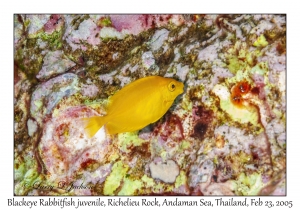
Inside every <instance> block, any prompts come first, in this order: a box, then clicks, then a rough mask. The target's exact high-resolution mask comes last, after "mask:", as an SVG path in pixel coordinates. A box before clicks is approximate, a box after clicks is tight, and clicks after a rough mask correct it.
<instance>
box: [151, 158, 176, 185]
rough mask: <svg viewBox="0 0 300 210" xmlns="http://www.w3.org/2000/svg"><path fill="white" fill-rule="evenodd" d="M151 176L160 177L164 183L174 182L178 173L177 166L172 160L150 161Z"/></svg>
mask: <svg viewBox="0 0 300 210" xmlns="http://www.w3.org/2000/svg"><path fill="white" fill-rule="evenodd" d="M149 166H150V171H151V177H152V178H154V179H160V180H162V181H163V182H166V183H174V182H175V180H176V177H177V176H178V174H179V167H178V165H177V164H176V163H175V162H174V161H173V160H167V161H166V162H165V163H164V162H158V163H154V162H151V163H150V165H149Z"/></svg>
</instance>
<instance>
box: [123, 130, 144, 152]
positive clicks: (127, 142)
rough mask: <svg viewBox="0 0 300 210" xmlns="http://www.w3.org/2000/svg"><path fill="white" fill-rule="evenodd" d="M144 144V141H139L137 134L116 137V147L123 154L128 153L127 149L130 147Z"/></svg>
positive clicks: (124, 134)
mask: <svg viewBox="0 0 300 210" xmlns="http://www.w3.org/2000/svg"><path fill="white" fill-rule="evenodd" d="M143 143H145V140H143V139H140V138H139V137H138V135H137V132H127V133H120V134H119V135H118V146H119V148H120V149H121V150H122V151H123V152H126V153H128V152H130V150H129V149H128V148H129V147H131V146H135V147H136V146H140V145H142V144H143Z"/></svg>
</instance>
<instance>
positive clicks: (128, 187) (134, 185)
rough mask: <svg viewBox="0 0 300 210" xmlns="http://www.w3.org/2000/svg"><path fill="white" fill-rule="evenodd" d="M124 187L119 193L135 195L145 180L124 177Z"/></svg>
mask: <svg viewBox="0 0 300 210" xmlns="http://www.w3.org/2000/svg"><path fill="white" fill-rule="evenodd" d="M123 182H124V183H123V187H122V189H121V190H120V192H119V193H118V195H127V196H129V195H134V194H135V192H136V191H137V190H139V189H141V187H142V186H143V182H142V181H140V180H131V179H130V178H124V180H123Z"/></svg>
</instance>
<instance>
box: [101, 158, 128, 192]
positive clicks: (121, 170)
mask: <svg viewBox="0 0 300 210" xmlns="http://www.w3.org/2000/svg"><path fill="white" fill-rule="evenodd" d="M128 169H129V166H128V165H124V164H123V162H122V161H118V162H116V163H115V164H114V165H113V167H112V172H111V173H110V175H109V176H108V177H107V178H106V180H105V183H104V188H103V194H104V195H114V192H115V191H116V190H117V188H118V187H119V186H120V184H121V181H122V180H123V178H124V177H125V175H126V172H127V171H128Z"/></svg>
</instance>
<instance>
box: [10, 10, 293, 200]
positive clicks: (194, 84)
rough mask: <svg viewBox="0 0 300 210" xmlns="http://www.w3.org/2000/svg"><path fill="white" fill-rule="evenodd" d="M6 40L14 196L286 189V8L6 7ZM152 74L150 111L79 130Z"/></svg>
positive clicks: (280, 192) (247, 192)
mask: <svg viewBox="0 0 300 210" xmlns="http://www.w3.org/2000/svg"><path fill="white" fill-rule="evenodd" d="M14 44H15V46H14V175H15V176H14V194H15V195H22V196H25V195H46V196H49V195H72V196H73V195H96V196H99V195H127V196H131V195H193V196H195V195H199V196H200V195H201V196H203V195H204V196H206V195H230V196H232V195H244V196H249V195H270V196H272V195H286V144H287V141H288V139H287V136H286V107H287V102H286V72H287V68H286V63H287V62H286V16H285V15H277V14H275V15H274V14H263V15H260V14H256V15H252V14H250V15H249V14H243V15H239V14H231V15H226V14H221V15H218V14H210V15H205V14H165V15H164V14H138V15H135V14H131V15H122V14H82V15H79V14H76V15H72V14H45V15H36V14H31V15H27V14H16V15H14ZM154 75H157V76H162V77H170V78H173V79H175V80H177V81H180V82H182V83H184V92H183V94H181V95H180V96H178V97H177V98H176V99H175V101H174V103H173V104H172V106H171V107H170V109H169V110H168V111H167V112H166V114H165V115H164V116H162V117H161V119H157V120H156V121H155V122H154V123H151V124H150V125H148V126H146V127H144V128H142V129H141V130H137V131H133V132H126V133H118V134H114V135H110V134H108V133H107V131H106V126H105V125H104V126H103V127H102V128H101V129H100V130H99V131H98V132H97V133H96V134H95V136H94V137H92V138H88V136H87V135H86V133H85V132H84V127H85V124H84V118H87V117H92V116H104V115H106V113H107V110H108V107H109V106H110V98H111V96H113V95H114V94H115V93H116V92H118V91H119V90H120V89H122V88H123V87H125V86H126V85H127V84H130V83H131V82H134V81H136V80H137V79H140V78H143V77H148V76H154ZM175 88H176V87H175ZM128 94H136V93H127V95H128ZM124 97H126V95H124ZM136 98H137V100H138V98H139V97H138V96H136ZM135 103H136V101H132V102H131V103H130V104H129V106H134V105H135ZM161 103H168V102H166V101H162V102H161ZM127 105H128V104H127ZM124 106H125V105H122V104H120V107H121V108H122V110H124V111H125V112H126V107H124ZM151 106H153V107H156V106H158V107H159V106H161V104H151ZM151 106H147V107H151ZM130 116H131V115H130V113H129V117H130ZM132 116H134V115H132ZM116 126H118V125H116ZM124 126H125V125H124ZM34 183H40V184H41V186H42V185H43V186H54V187H52V188H50V187H48V188H46V187H44V188H43V189H41V188H37V187H36V185H35V184H34ZM71 186H72V187H71ZM76 186H77V187H76Z"/></svg>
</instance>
